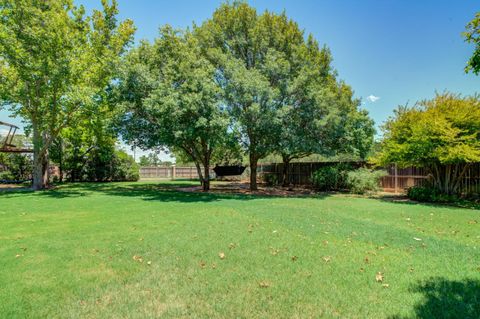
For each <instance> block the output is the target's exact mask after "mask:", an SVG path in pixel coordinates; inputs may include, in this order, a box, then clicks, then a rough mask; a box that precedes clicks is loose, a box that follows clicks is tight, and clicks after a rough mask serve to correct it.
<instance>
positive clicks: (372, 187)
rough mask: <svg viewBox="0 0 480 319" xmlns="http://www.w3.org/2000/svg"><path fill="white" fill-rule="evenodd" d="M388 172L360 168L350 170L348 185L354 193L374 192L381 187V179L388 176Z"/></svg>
mask: <svg viewBox="0 0 480 319" xmlns="http://www.w3.org/2000/svg"><path fill="white" fill-rule="evenodd" d="M386 175H387V172H385V171H377V170H370V169H368V168H363V167H362V168H359V169H357V170H354V171H351V172H348V174H347V187H348V189H349V190H350V192H352V193H354V194H366V193H374V192H377V191H379V189H380V179H381V178H382V177H383V176H386Z"/></svg>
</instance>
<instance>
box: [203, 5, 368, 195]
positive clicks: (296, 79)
mask: <svg viewBox="0 0 480 319" xmlns="http://www.w3.org/2000/svg"><path fill="white" fill-rule="evenodd" d="M194 32H195V34H197V35H198V37H199V39H200V44H201V45H202V47H203V51H204V53H205V55H206V56H207V57H208V59H209V60H210V61H211V62H212V64H213V65H215V66H216V68H217V76H218V78H219V79H220V81H219V84H220V85H221V88H222V90H223V92H224V101H225V104H226V106H227V109H228V111H229V113H230V115H231V117H232V118H233V119H234V121H235V123H237V124H238V127H239V129H240V133H241V135H242V138H241V141H242V143H243V146H244V149H245V151H246V152H247V153H248V155H249V162H250V187H251V189H256V187H257V186H256V168H257V162H258V160H259V159H261V158H263V157H265V156H266V155H268V154H270V153H272V152H277V153H279V154H281V155H282V157H283V158H284V161H285V162H287V164H288V162H289V161H290V160H291V159H293V158H298V157H302V156H305V155H308V154H311V153H316V152H318V153H323V152H327V151H330V152H331V151H335V150H337V149H338V145H339V144H338V143H334V142H338V138H344V137H346V136H345V135H341V136H340V135H339V134H341V133H342V132H344V130H343V129H342V128H341V126H342V125H347V122H348V121H347V118H348V117H349V116H350V115H356V116H357V117H360V115H361V114H360V113H358V112H357V106H358V105H356V104H355V103H354V101H353V100H352V101H350V103H349V105H347V104H344V103H342V99H343V98H344V97H345V95H343V94H342V89H343V88H344V86H343V85H341V84H340V83H339V82H338V81H337V80H336V72H335V71H334V70H333V69H332V67H331V60H332V58H331V54H330V52H329V50H328V49H327V48H325V47H323V48H320V47H319V45H318V42H317V41H316V40H315V39H314V38H313V36H312V35H309V36H308V37H305V35H304V32H303V30H301V29H300V27H299V26H298V24H297V23H296V22H294V21H293V20H291V19H289V18H288V17H287V16H286V14H285V13H282V14H275V13H272V12H268V11H265V12H264V13H262V14H258V13H257V12H256V10H255V9H254V8H252V7H250V6H249V5H248V4H246V3H244V2H233V3H225V4H223V5H221V6H220V8H218V9H217V10H216V11H215V12H214V14H213V17H212V18H211V19H209V20H207V21H206V22H205V23H203V24H202V25H201V26H199V27H196V28H195V29H194ZM343 101H345V100H343ZM350 122H351V121H350ZM359 123H360V122H359ZM364 123H365V125H366V124H367V122H365V121H364ZM352 124H353V123H352ZM370 131H371V129H370ZM366 134H368V133H367V131H366ZM372 136H373V134H371V135H370V139H371V138H372ZM345 141H347V139H345Z"/></svg>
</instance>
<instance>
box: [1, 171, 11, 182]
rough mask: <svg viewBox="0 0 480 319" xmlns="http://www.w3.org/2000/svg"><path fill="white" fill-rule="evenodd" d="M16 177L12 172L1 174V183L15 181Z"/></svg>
mask: <svg viewBox="0 0 480 319" xmlns="http://www.w3.org/2000/svg"><path fill="white" fill-rule="evenodd" d="M14 180H15V176H14V175H13V174H12V173H11V172H10V171H4V172H0V182H10V181H14Z"/></svg>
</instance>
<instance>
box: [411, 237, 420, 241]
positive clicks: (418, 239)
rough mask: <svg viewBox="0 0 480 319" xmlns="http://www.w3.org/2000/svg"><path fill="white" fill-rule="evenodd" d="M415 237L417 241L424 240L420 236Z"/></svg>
mask: <svg viewBox="0 0 480 319" xmlns="http://www.w3.org/2000/svg"><path fill="white" fill-rule="evenodd" d="M413 239H415V240H416V241H421V240H422V239H421V238H418V237H413Z"/></svg>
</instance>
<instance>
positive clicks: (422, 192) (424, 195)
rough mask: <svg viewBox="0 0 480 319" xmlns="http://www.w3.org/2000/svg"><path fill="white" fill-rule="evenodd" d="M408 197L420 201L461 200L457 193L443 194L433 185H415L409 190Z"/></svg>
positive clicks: (449, 201) (444, 201)
mask: <svg viewBox="0 0 480 319" xmlns="http://www.w3.org/2000/svg"><path fill="white" fill-rule="evenodd" d="M407 196H408V198H410V199H412V200H416V201H419V202H432V203H452V202H456V201H458V200H459V197H458V196H456V195H447V194H442V193H441V192H440V191H439V190H437V189H436V188H434V187H431V186H428V185H427V186H414V187H410V188H409V189H408V190H407Z"/></svg>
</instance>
